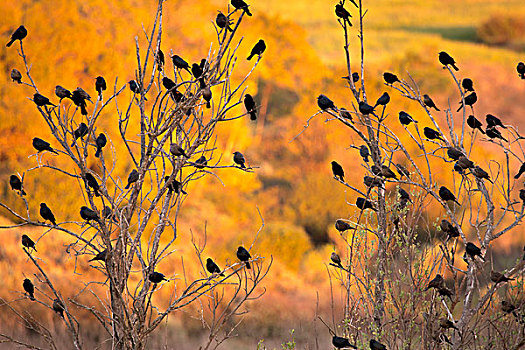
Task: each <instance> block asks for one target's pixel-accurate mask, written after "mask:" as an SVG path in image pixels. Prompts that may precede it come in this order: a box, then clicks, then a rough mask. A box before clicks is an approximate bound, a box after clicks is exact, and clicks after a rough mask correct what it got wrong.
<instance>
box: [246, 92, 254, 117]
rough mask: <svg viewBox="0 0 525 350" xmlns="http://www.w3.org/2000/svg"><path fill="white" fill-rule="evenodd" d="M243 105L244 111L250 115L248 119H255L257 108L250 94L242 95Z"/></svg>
mask: <svg viewBox="0 0 525 350" xmlns="http://www.w3.org/2000/svg"><path fill="white" fill-rule="evenodd" d="M244 107H246V112H247V113H248V114H249V115H250V120H256V119H257V108H256V106H255V101H254V100H253V97H252V95H250V94H246V95H244Z"/></svg>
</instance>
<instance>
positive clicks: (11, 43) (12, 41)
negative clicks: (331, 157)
mask: <svg viewBox="0 0 525 350" xmlns="http://www.w3.org/2000/svg"><path fill="white" fill-rule="evenodd" d="M14 42H15V39H11V40H10V41H9V42H8V43H7V44H6V45H5V46H7V47H10V46H11V45H13V43H14ZM521 79H523V78H521Z"/></svg>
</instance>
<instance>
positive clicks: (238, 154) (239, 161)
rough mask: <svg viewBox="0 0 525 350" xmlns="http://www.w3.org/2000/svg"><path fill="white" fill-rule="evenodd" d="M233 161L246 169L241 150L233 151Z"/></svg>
mask: <svg viewBox="0 0 525 350" xmlns="http://www.w3.org/2000/svg"><path fill="white" fill-rule="evenodd" d="M233 162H234V163H235V164H237V165H239V166H240V167H241V168H243V169H246V166H245V165H244V163H246V160H245V159H244V156H243V154H242V153H241V152H234V153H233Z"/></svg>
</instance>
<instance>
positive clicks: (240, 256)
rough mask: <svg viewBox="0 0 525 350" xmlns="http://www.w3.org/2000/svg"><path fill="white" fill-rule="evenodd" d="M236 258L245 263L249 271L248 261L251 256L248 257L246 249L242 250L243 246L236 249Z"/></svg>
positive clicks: (248, 253)
mask: <svg viewBox="0 0 525 350" xmlns="http://www.w3.org/2000/svg"><path fill="white" fill-rule="evenodd" d="M237 258H238V259H239V260H240V261H243V262H244V263H246V268H247V269H251V266H250V262H249V261H248V260H250V259H251V258H252V256H251V255H250V252H249V251H247V250H246V248H244V247H243V246H240V247H239V248H237Z"/></svg>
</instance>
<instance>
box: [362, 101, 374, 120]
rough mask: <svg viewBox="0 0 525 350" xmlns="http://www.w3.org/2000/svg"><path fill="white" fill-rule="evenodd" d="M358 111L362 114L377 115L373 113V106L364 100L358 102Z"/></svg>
mask: <svg viewBox="0 0 525 350" xmlns="http://www.w3.org/2000/svg"><path fill="white" fill-rule="evenodd" d="M359 112H361V114H364V115H368V114H372V115H374V116H376V117H377V115H376V114H375V113H374V107H372V106H370V105H369V104H367V103H365V102H364V101H361V102H359Z"/></svg>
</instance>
